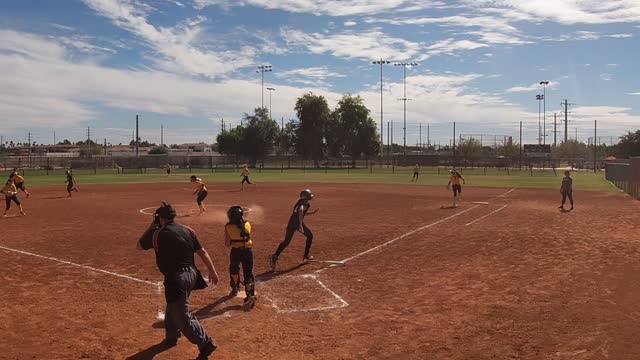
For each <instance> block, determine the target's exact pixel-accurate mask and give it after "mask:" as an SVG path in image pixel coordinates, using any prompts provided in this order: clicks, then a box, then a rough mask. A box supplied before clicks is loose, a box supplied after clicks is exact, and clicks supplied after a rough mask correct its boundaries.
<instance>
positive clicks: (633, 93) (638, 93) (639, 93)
mask: <svg viewBox="0 0 640 360" xmlns="http://www.w3.org/2000/svg"><path fill="white" fill-rule="evenodd" d="M627 95H640V91H639V92H632V93H627Z"/></svg>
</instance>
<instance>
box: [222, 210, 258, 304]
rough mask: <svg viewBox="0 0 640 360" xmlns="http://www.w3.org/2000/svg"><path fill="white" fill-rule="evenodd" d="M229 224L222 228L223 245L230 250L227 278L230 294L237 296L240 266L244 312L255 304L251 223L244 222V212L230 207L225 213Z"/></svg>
mask: <svg viewBox="0 0 640 360" xmlns="http://www.w3.org/2000/svg"><path fill="white" fill-rule="evenodd" d="M227 217H228V218H229V222H228V223H227V224H226V225H225V227H224V244H225V246H227V247H230V248H231V252H230V253H229V277H230V279H229V280H230V285H231V293H230V294H229V295H231V296H236V295H238V290H239V288H240V264H242V273H243V274H244V289H245V293H246V296H245V298H244V310H245V311H249V310H251V309H252V308H253V307H254V306H255V303H256V294H255V280H254V277H253V249H252V248H253V241H252V240H251V223H249V222H248V221H245V220H244V211H243V210H242V207H240V206H237V205H235V206H232V207H230V208H229V210H228V211H227Z"/></svg>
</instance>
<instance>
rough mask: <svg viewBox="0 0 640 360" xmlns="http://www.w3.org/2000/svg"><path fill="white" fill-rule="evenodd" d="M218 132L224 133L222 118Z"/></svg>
mask: <svg viewBox="0 0 640 360" xmlns="http://www.w3.org/2000/svg"><path fill="white" fill-rule="evenodd" d="M220 132H221V133H224V118H222V122H221V123H220Z"/></svg>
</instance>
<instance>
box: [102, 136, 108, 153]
mask: <svg viewBox="0 0 640 360" xmlns="http://www.w3.org/2000/svg"><path fill="white" fill-rule="evenodd" d="M103 146H104V151H103V152H102V154H103V155H107V139H106V138H105V139H104V145H103Z"/></svg>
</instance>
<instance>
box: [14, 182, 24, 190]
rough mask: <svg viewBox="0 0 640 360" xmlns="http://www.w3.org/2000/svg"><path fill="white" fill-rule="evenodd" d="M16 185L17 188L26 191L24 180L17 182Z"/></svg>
mask: <svg viewBox="0 0 640 360" xmlns="http://www.w3.org/2000/svg"><path fill="white" fill-rule="evenodd" d="M15 185H16V189H20V190H22V191H24V183H23V182H21V183H16V184H15Z"/></svg>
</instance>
